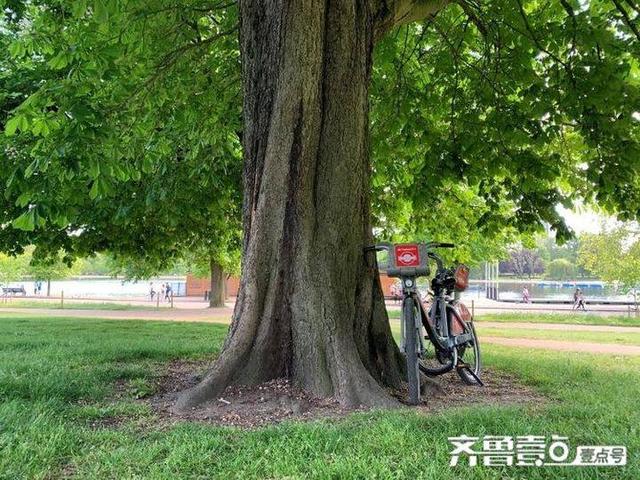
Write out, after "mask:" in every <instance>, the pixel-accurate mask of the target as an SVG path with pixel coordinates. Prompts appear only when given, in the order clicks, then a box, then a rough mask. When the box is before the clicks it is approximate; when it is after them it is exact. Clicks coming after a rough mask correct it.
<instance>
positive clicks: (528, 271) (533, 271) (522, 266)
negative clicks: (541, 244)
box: [500, 247, 544, 278]
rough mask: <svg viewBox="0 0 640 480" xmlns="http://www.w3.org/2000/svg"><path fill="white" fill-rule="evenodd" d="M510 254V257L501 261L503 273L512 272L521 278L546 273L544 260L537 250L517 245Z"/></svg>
mask: <svg viewBox="0 0 640 480" xmlns="http://www.w3.org/2000/svg"><path fill="white" fill-rule="evenodd" d="M509 255H510V256H509V259H508V260H507V261H504V262H502V263H501V267H500V271H501V273H512V274H513V275H515V276H516V277H521V278H522V277H525V276H526V277H528V278H532V277H533V276H535V275H540V274H542V273H544V262H543V261H542V258H540V255H539V253H538V251H537V250H534V249H530V248H522V247H517V248H513V249H512V250H511V251H510V253H509Z"/></svg>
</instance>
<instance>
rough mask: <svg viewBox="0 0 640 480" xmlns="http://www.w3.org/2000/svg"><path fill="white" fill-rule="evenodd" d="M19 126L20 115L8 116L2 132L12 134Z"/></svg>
mask: <svg viewBox="0 0 640 480" xmlns="http://www.w3.org/2000/svg"><path fill="white" fill-rule="evenodd" d="M19 126H20V115H16V116H14V117H12V118H10V119H9V120H8V121H7V123H6V124H5V126H4V134H5V135H7V136H8V137H10V136H11V135H14V134H15V133H16V131H17V130H18V127H19Z"/></svg>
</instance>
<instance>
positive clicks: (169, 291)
mask: <svg viewBox="0 0 640 480" xmlns="http://www.w3.org/2000/svg"><path fill="white" fill-rule="evenodd" d="M172 294H173V291H172V289H171V285H170V284H169V283H167V286H166V287H165V289H164V299H165V300H166V301H167V302H170V301H171V296H172Z"/></svg>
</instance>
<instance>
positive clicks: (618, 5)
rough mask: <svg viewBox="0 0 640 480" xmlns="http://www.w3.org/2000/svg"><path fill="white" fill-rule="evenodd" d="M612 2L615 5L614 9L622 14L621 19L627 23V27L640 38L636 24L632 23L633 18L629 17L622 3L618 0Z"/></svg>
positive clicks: (639, 31)
mask: <svg viewBox="0 0 640 480" xmlns="http://www.w3.org/2000/svg"><path fill="white" fill-rule="evenodd" d="M613 4H614V5H615V6H616V9H617V10H618V12H620V15H622V21H623V22H624V23H625V24H626V25H627V27H629V28H630V29H631V31H632V32H633V33H634V34H635V36H636V38H637V39H638V40H640V30H638V27H637V26H636V24H635V23H633V20H631V18H630V17H629V14H628V13H627V11H626V10H625V9H624V7H623V6H622V4H621V3H620V2H619V1H618V0H613Z"/></svg>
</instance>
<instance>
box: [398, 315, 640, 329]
mask: <svg viewBox="0 0 640 480" xmlns="http://www.w3.org/2000/svg"><path fill="white" fill-rule="evenodd" d="M398 318H399V317H398ZM475 320H476V321H477V322H479V323H481V322H484V321H487V322H521V323H522V322H524V323H566V324H572V325H612V326H622V327H640V317H635V316H633V315H632V316H631V317H629V316H626V315H615V316H614V315H612V316H601V315H593V314H588V313H586V314H585V313H580V312H564V313H529V312H514V313H482V312H476V318H475Z"/></svg>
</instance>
